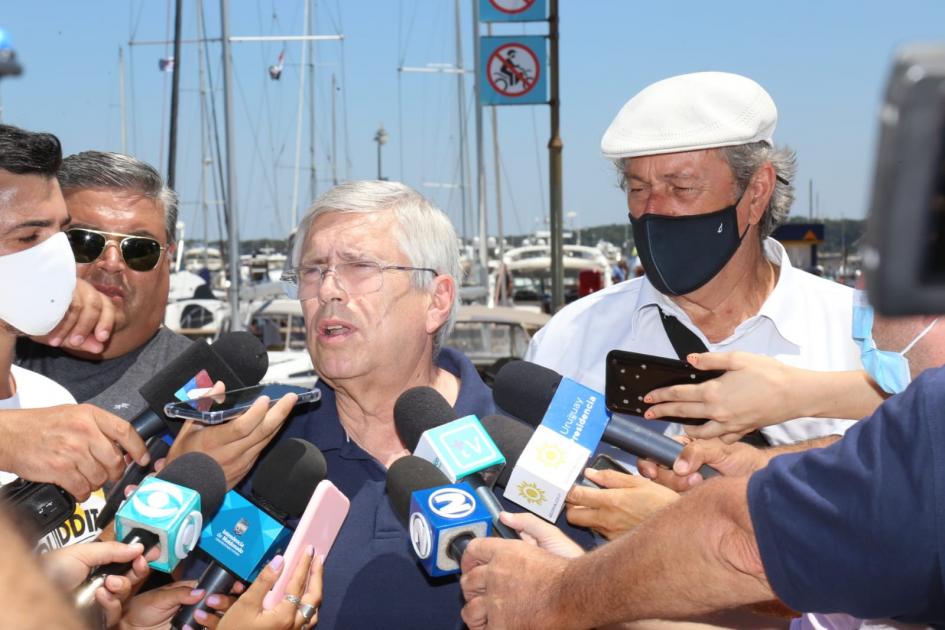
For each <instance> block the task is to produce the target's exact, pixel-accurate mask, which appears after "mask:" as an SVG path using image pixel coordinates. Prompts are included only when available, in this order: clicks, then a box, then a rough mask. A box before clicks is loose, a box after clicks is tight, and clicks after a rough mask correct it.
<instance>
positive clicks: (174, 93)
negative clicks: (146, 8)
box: [167, 0, 184, 189]
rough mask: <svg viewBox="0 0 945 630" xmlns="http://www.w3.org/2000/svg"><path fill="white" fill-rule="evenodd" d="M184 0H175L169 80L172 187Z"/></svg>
mask: <svg viewBox="0 0 945 630" xmlns="http://www.w3.org/2000/svg"><path fill="white" fill-rule="evenodd" d="M183 3H184V0H177V3H176V11H175V15H174V76H173V77H172V81H171V135H170V139H169V140H168V143H167V186H168V188H171V189H173V188H174V183H175V176H176V165H177V105H178V102H179V101H180V30H181V25H180V22H181V18H182V17H183V16H182V14H183V12H184V7H183Z"/></svg>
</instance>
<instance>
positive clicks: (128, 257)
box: [66, 228, 167, 271]
mask: <svg viewBox="0 0 945 630" xmlns="http://www.w3.org/2000/svg"><path fill="white" fill-rule="evenodd" d="M66 236H67V237H68V238H69V244H70V245H71V246H72V254H73V255H74V256H75V261H76V262H77V263H83V264H88V263H91V262H95V261H96V260H98V259H99V257H101V255H102V254H104V253H105V246H106V245H107V244H108V241H118V249H119V251H120V252H121V257H122V258H123V259H124V261H125V264H126V265H128V268H129V269H132V270H134V271H151V270H152V269H154V268H155V267H156V266H157V264H158V261H160V260H161V253H162V252H163V251H164V249H165V247H167V246H166V245H161V244H160V243H159V242H157V241H156V240H155V239H153V238H151V237H148V236H131V235H129V234H118V233H115V232H100V231H98V230H89V229H86V228H71V229H68V230H66Z"/></svg>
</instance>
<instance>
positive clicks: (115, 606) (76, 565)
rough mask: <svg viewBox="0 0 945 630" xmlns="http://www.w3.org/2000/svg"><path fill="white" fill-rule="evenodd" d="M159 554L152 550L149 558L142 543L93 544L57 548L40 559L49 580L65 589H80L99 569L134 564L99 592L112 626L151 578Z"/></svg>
mask: <svg viewBox="0 0 945 630" xmlns="http://www.w3.org/2000/svg"><path fill="white" fill-rule="evenodd" d="M157 552H158V550H157V549H152V550H151V551H149V552H148V554H147V556H145V554H144V545H142V544H141V543H134V544H131V545H126V544H124V543H120V542H117V541H109V542H89V543H83V544H81V545H72V546H69V547H63V548H62V549H55V550H53V551H50V552H49V553H46V554H43V555H42V556H40V557H39V560H40V564H41V565H42V567H43V569H44V570H45V572H46V574H47V575H48V576H49V578H50V579H51V580H52V581H53V582H55V583H56V584H58V585H59V586H60V587H61V588H63V589H65V590H72V589H75V588H76V587H78V586H79V585H80V584H81V583H82V582H83V581H84V580H85V579H86V578H87V577H88V575H89V573H90V572H91V571H92V570H93V569H95V568H96V567H98V566H101V565H105V564H109V563H122V562H130V563H131V568H130V570H129V571H128V572H127V573H126V574H124V575H109V576H107V577H106V579H105V581H104V583H103V584H102V586H101V587H99V588H98V590H97V591H96V592H95V601H96V602H98V604H99V606H101V608H102V611H103V612H104V613H105V621H106V623H107V625H108V627H111V626H113V625H115V624H116V623H118V620H119V619H120V618H121V616H122V606H123V605H124V602H125V601H126V600H127V599H128V597H129V596H130V595H131V593H132V591H133V590H134V588H135V587H136V586H137V585H138V584H140V583H141V582H143V581H144V579H145V578H146V577H147V576H148V575H149V573H150V570H149V568H148V560H154V559H155V558H157V555H158V554H157Z"/></svg>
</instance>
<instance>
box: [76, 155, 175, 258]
mask: <svg viewBox="0 0 945 630" xmlns="http://www.w3.org/2000/svg"><path fill="white" fill-rule="evenodd" d="M58 177H59V186H60V187H61V188H62V193H63V194H64V195H65V194H68V193H69V192H74V191H77V190H86V189H89V188H106V189H109V190H129V191H134V192H136V193H138V194H140V195H143V196H144V197H147V198H148V199H155V200H157V201H159V202H160V203H161V205H162V206H163V207H164V229H165V232H166V233H167V242H168V244H173V243H175V242H176V241H177V193H176V192H174V191H173V190H171V189H170V188H168V187H167V186H166V185H165V184H164V180H163V179H162V178H161V174H160V173H158V172H157V170H156V169H155V168H154V167H153V166H151V165H150V164H148V163H146V162H142V161H141V160H139V159H137V158H133V157H131V156H130V155H122V154H121V153H106V152H103V151H83V152H82V153H76V154H75V155H70V156H69V157H67V158H66V159H64V160H63V161H62V166H61V167H60V168H59V173H58Z"/></svg>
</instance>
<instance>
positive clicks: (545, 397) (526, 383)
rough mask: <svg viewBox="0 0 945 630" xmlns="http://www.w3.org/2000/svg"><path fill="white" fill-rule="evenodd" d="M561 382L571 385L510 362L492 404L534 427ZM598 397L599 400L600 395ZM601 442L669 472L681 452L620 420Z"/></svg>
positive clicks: (705, 471) (706, 473)
mask: <svg viewBox="0 0 945 630" xmlns="http://www.w3.org/2000/svg"><path fill="white" fill-rule="evenodd" d="M562 381H567V382H570V383H573V381H570V379H564V378H563V377H562V376H561V375H560V374H558V373H557V372H555V371H554V370H550V369H548V368H546V367H542V366H540V365H537V364H535V363H529V362H528V361H510V362H509V363H506V364H505V365H504V366H502V369H500V370H499V373H498V374H497V375H496V379H495V389H494V392H495V402H496V404H497V405H498V406H499V407H500V408H501V409H503V410H505V411H507V412H508V413H511V414H512V415H514V416H515V417H517V418H519V419H520V420H523V421H525V422H527V423H528V424H531V425H532V426H538V425H539V424H541V422H542V419H543V418H544V415H545V412H546V411H547V410H548V407H549V406H551V405H552V404H553V403H555V402H557V401H556V398H555V397H556V395H557V394H558V391H559V389H558V388H559V385H561V384H562ZM598 396H600V399H601V400H603V398H604V397H603V395H600V394H598ZM602 441H603V442H606V443H608V444H610V445H612V446H616V447H617V448H619V449H620V450H622V451H625V452H627V453H630V454H632V455H636V456H637V457H644V458H648V459H652V460H654V461H656V462H657V463H659V464H662V465H663V466H666V467H670V468H671V467H672V466H673V463H674V462H675V461H676V459H677V458H678V457H679V454H680V453H681V452H682V450H683V446H682V444H680V443H679V442H677V441H675V440H673V439H672V438H670V437H667V436H665V435H663V434H662V433H657V432H656V431H652V430H650V429H647V428H646V427H643V426H641V425H639V424H636V423H634V422H632V421H631V420H628V419H627V418H624V417H621V416H613V417H611V419H610V421H609V422H608V423H607V426H606V428H605V429H604V435H603V438H602ZM699 473H700V474H701V475H702V476H703V477H704V478H706V479H708V478H709V477H714V476H716V475H718V471H716V470H714V469H712V468H710V467H709V466H701V467H700V468H699Z"/></svg>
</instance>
